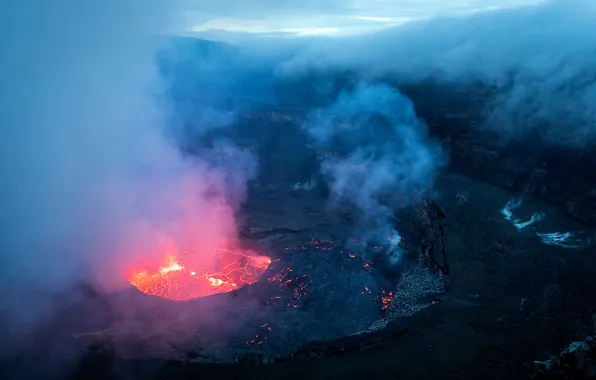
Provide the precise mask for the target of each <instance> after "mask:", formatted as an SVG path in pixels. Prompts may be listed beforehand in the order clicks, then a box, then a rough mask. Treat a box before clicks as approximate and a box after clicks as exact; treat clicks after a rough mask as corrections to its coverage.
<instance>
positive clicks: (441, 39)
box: [278, 0, 596, 148]
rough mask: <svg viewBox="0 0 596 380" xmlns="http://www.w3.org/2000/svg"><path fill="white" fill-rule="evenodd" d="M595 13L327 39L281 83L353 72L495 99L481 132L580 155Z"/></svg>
mask: <svg viewBox="0 0 596 380" xmlns="http://www.w3.org/2000/svg"><path fill="white" fill-rule="evenodd" d="M595 28H596V9H595V6H594V4H593V2H590V1H586V0H572V1H556V0H555V1H545V2H542V3H538V4H535V5H529V6H520V7H517V8H511V9H500V10H499V9H497V10H491V11H483V12H477V13H472V14H468V15H460V16H449V17H447V16H444V17H436V18H432V19H428V20H423V21H416V22H411V23H409V24H406V25H403V26H400V27H396V28H391V29H386V30H383V31H381V32H377V33H372V34H367V35H363V36H358V37H345V38H343V39H341V42H339V43H338V41H335V40H327V39H323V40H320V41H316V42H312V43H310V44H308V46H307V47H305V48H304V49H301V50H300V51H296V54H295V55H294V56H293V57H291V58H290V59H287V60H286V61H285V62H283V63H281V64H280V66H279V68H278V70H279V72H280V73H283V75H288V76H301V75H305V73H311V72H313V71H314V72H330V71H332V72H351V73H352V75H354V76H357V77H358V78H361V79H363V80H367V81H389V82H390V83H392V84H393V85H397V86H404V85H415V84H423V83H438V84H444V85H447V86H468V87H470V91H473V90H474V89H475V86H476V88H477V87H478V86H481V87H484V88H485V89H487V90H488V91H489V92H490V97H489V100H488V102H487V103H486V104H485V109H484V111H483V122H482V125H481V127H482V128H484V129H487V130H492V131H495V132H497V133H498V134H499V136H500V137H501V138H502V141H503V142H504V143H507V142H509V141H511V140H514V139H523V138H525V137H527V136H528V135H537V136H539V138H540V139H541V140H542V141H543V142H544V143H546V144H549V145H552V144H554V145H562V146H570V147H580V148H581V147H583V146H585V144H592V143H593V142H594V138H595V137H596V128H595V127H594V118H595V116H596V114H595V113H594V112H595V107H594V104H596V102H595V101H596V98H595V94H596V81H594V75H595V72H594V67H596V66H595V65H594V62H595V59H596V55H595V53H594V52H595V48H596V37H595V36H596V30H595Z"/></svg>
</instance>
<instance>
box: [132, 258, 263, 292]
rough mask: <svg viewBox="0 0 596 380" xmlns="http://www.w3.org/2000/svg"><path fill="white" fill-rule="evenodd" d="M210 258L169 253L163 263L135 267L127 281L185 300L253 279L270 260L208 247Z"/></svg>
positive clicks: (250, 282)
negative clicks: (139, 268)
mask: <svg viewBox="0 0 596 380" xmlns="http://www.w3.org/2000/svg"><path fill="white" fill-rule="evenodd" d="M208 255H209V258H210V259H211V258H213V262H212V263H210V264H209V265H208V266H207V265H205V257H203V258H202V257H201V254H200V253H197V254H191V253H185V254H183V255H180V256H169V257H168V258H167V260H166V263H165V264H164V265H162V266H156V267H155V268H152V269H146V270H142V271H137V272H134V273H132V274H131V275H130V276H129V279H128V280H129V282H130V283H131V284H132V285H133V286H134V287H136V288H137V289H139V290H140V291H142V292H143V293H145V294H149V295H152V296H158V297H162V298H167V299H171V300H188V299H191V298H198V297H205V296H209V295H212V294H217V293H226V292H230V291H233V290H235V289H239V288H241V287H242V286H244V285H248V284H252V283H254V282H256V281H257V280H258V279H259V278H260V277H261V275H262V274H263V272H264V271H265V270H266V269H267V267H268V266H269V264H271V259H270V258H269V257H266V256H250V255H246V254H243V253H237V252H233V251H229V250H225V249H215V250H210V252H209V254H208Z"/></svg>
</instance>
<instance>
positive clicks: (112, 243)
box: [0, 1, 256, 352]
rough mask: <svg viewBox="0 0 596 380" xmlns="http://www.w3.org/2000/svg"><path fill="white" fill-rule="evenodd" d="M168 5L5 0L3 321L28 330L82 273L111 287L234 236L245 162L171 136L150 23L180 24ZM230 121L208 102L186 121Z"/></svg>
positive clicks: (155, 29) (250, 165)
mask: <svg viewBox="0 0 596 380" xmlns="http://www.w3.org/2000/svg"><path fill="white" fill-rule="evenodd" d="M177 5H178V3H175V4H174V3H172V4H168V6H162V5H160V4H159V3H158V2H142V3H140V2H139V3H137V2H135V1H124V2H122V1H107V2H101V3H91V2H87V1H83V2H77V1H59V2H51V3H50V2H41V1H40V2H37V1H25V2H13V1H9V2H8V3H6V2H5V3H3V4H2V6H1V11H0V13H1V15H2V16H0V19H1V20H0V21H1V22H2V24H3V30H4V31H3V33H1V35H2V36H1V37H0V41H1V42H2V46H3V55H2V56H3V58H2V61H1V63H0V66H1V70H0V72H1V74H0V78H1V79H0V81H1V82H2V83H3V88H2V107H1V109H0V110H1V113H0V122H1V123H2V135H1V137H0V145H1V149H0V151H1V152H2V153H1V154H2V160H1V162H2V172H3V181H2V183H3V185H2V190H1V195H2V196H1V200H0V202H1V204H0V208H1V209H2V213H1V217H0V218H1V219H0V220H1V226H2V229H1V231H2V236H1V238H0V250H1V251H2V260H1V261H2V263H1V265H0V268H1V269H0V279H1V286H0V299H1V300H2V301H1V303H2V315H3V324H2V325H3V330H4V329H6V331H2V332H3V333H4V332H5V333H10V334H11V335H12V336H14V337H16V336H21V337H24V336H26V334H24V332H27V331H30V330H32V329H34V327H35V326H36V325H37V323H38V322H40V321H41V320H47V319H50V318H51V317H52V313H53V311H54V308H55V304H54V301H55V300H56V298H55V297H58V296H59V299H60V301H61V302H65V299H66V298H68V297H69V295H68V294H69V291H70V290H71V289H73V288H76V287H77V286H78V285H80V284H86V285H90V286H92V287H93V288H94V289H95V291H97V292H100V293H106V292H107V293H109V292H113V291H117V290H119V289H123V288H124V287H125V286H128V284H127V278H126V276H127V274H128V273H129V271H130V270H131V269H132V268H133V267H135V266H137V267H138V266H142V265H148V264H151V265H159V264H161V263H162V261H163V260H164V259H165V258H166V255H167V254H170V253H175V252H180V251H182V250H187V249H188V250H192V249H195V248H198V247H202V246H210V247H213V246H219V247H231V246H233V245H234V244H235V239H236V229H237V226H236V222H235V219H234V212H235V208H236V207H237V206H238V205H239V204H240V203H241V201H242V199H243V197H244V194H245V188H246V181H247V180H248V179H250V178H252V177H253V176H254V174H255V173H256V165H255V164H254V160H253V158H252V156H251V155H250V154H249V153H247V152H244V151H242V150H239V149H236V148H235V147H234V146H233V145H232V144H231V143H229V142H225V141H222V142H220V143H219V146H220V147H225V149H223V151H225V152H226V153H225V154H224V156H226V157H228V159H221V157H220V156H222V153H221V151H222V149H220V150H219V151H218V152H215V151H214V150H213V149H212V150H205V152H204V153H203V154H202V155H201V156H196V155H195V156H194V157H189V156H184V155H183V154H182V153H181V151H180V149H179V147H178V145H177V142H176V140H175V139H174V138H172V135H173V133H172V131H171V130H170V127H169V125H170V124H171V119H172V112H173V111H172V109H171V107H170V104H169V103H168V102H167V101H166V97H165V96H164V93H165V92H166V89H167V86H166V84H165V83H164V82H163V79H162V77H161V76H160V73H159V70H158V66H157V64H156V57H157V53H158V52H160V51H163V50H164V49H166V48H167V46H165V45H164V44H167V41H164V40H162V39H161V38H157V37H156V36H157V35H161V34H168V33H171V32H172V31H176V30H178V29H182V30H183V29H184V27H185V26H184V17H183V14H182V11H183V10H184V9H183V8H180V9H178V8H176V6H177ZM215 120H224V122H222V123H215V122H214V121H215ZM228 124H229V120H226V115H225V114H221V113H219V111H218V110H217V109H214V110H213V112H212V113H211V114H209V115H208V118H204V119H203V120H201V122H200V123H198V124H197V125H195V126H194V128H195V132H196V134H197V136H200V134H201V133H202V130H203V129H204V130H207V128H208V127H209V128H211V127H212V125H216V126H217V127H225V126H226V125H228ZM202 128H203V129H202ZM238 157H241V160H240V161H239V160H238ZM224 158H225V157H224ZM230 158H231V159H230ZM238 162H241V164H238ZM206 252H211V251H206ZM203 259H204V260H205V261H207V262H208V261H209V260H212V259H214V258H213V257H210V256H209V253H206V254H205V256H204V257H203ZM4 318H7V319H8V321H6V320H5V319H4ZM3 335H4V334H3ZM4 343H5V344H3V350H8V351H9V352H11V350H14V349H16V348H18V344H16V343H18V342H16V341H13V340H10V339H9V340H4Z"/></svg>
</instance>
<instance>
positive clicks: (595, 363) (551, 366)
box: [533, 337, 596, 380]
mask: <svg viewBox="0 0 596 380" xmlns="http://www.w3.org/2000/svg"><path fill="white" fill-rule="evenodd" d="M534 364H535V366H536V368H535V373H534V377H533V378H534V379H537V380H547V379H552V380H554V379H561V380H573V379H596V340H594V338H592V337H588V338H586V340H584V341H583V342H573V343H571V344H570V345H569V347H567V348H565V349H564V350H563V351H562V352H561V354H560V355H559V356H558V357H556V356H551V358H550V359H548V360H546V361H542V362H541V361H535V362H534Z"/></svg>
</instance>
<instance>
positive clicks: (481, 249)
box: [0, 45, 596, 380]
mask: <svg viewBox="0 0 596 380" xmlns="http://www.w3.org/2000/svg"><path fill="white" fill-rule="evenodd" d="M204 49H206V53H205V52H203V53H204V54H209V52H210V51H211V50H210V49H217V48H216V47H214V46H211V45H209V46H207V47H204ZM228 53H229V54H233V53H231V52H228ZM183 73H184V72H182V73H179V75H181V77H184V75H183ZM335 84H336V85H337V86H338V87H342V86H345V85H349V83H348V84H346V83H345V79H343V78H339V79H336V82H335ZM295 85H296V84H284V86H289V87H290V88H292V86H295ZM264 86H265V85H264ZM282 87H283V86H282ZM399 87H400V88H401V89H402V90H403V92H404V93H406V94H407V95H408V96H409V97H410V98H411V99H412V101H413V102H414V105H415V107H416V111H417V114H418V116H419V117H421V118H422V119H423V120H424V121H425V122H426V123H427V124H428V126H429V129H430V135H431V136H432V137H433V138H434V139H436V140H437V141H440V143H441V145H442V147H443V148H444V150H445V151H446V152H447V153H448V156H449V166H448V167H447V168H445V169H444V170H442V171H441V172H440V173H439V174H438V178H437V180H436V183H435V185H434V187H433V189H432V190H431V191H430V192H428V193H427V194H424V196H423V198H424V199H433V200H434V201H435V202H436V204H437V205H438V206H439V207H440V209H441V210H442V212H444V214H445V218H444V251H445V256H446V260H447V263H448V271H447V272H444V271H443V272H439V271H437V270H436V269H437V268H436V267H434V266H432V265H428V262H426V261H424V260H422V259H421V256H420V254H419V253H420V246H421V245H422V243H421V240H422V239H421V238H420V236H417V235H416V233H414V232H412V233H410V234H409V235H408V231H415V230H417V229H421V228H422V227H420V226H419V225H415V224H416V223H417V222H415V221H412V220H410V219H408V217H403V218H401V219H400V217H396V221H395V227H396V228H397V229H398V231H400V233H402V234H404V236H405V237H406V239H405V241H406V246H407V248H406V250H407V258H406V260H405V261H404V262H405V264H404V265H402V266H399V267H398V268H387V266H383V263H382V262H379V261H378V260H376V258H377V253H378V252H377V251H375V248H374V247H359V248H358V246H357V245H354V244H353V243H354V241H353V240H354V236H355V235H357V233H358V224H357V221H358V217H357V212H356V211H355V210H354V209H353V208H350V207H349V206H347V205H340V207H335V208H332V207H329V204H328V190H327V188H326V186H325V185H324V183H323V181H322V179H321V178H320V175H319V174H317V173H318V164H319V161H320V160H321V157H323V156H324V155H325V154H329V153H330V152H323V151H317V150H315V149H313V148H312V147H311V146H310V145H309V140H308V138H307V136H305V133H304V132H303V131H302V130H301V129H300V126H301V124H302V122H303V120H304V118H305V117H306V113H305V112H304V111H303V110H301V108H300V107H301V106H304V104H302V103H300V102H299V101H297V104H292V105H291V106H292V107H286V108H284V107H280V108H274V109H275V111H270V110H267V111H264V110H263V108H259V107H257V106H255V104H250V105H247V104H246V103H243V102H245V100H244V99H240V100H238V99H235V101H237V102H238V103H239V104H241V105H243V106H244V107H245V110H244V111H242V112H240V117H239V119H238V120H237V124H235V126H234V127H233V128H230V129H226V130H225V132H224V134H225V137H227V138H230V139H231V140H233V141H235V142H236V143H237V144H238V145H240V146H242V147H245V148H247V149H250V150H251V151H253V152H254V153H256V154H257V156H258V157H259V160H260V162H259V165H260V172H259V178H258V179H257V180H256V181H253V182H251V183H250V185H249V191H248V199H247V201H246V204H245V205H244V206H243V208H242V211H241V212H240V215H239V218H240V220H241V238H242V239H243V240H244V241H245V242H246V243H247V244H254V245H256V246H259V247H263V248H264V249H266V251H267V252H268V254H269V255H270V256H271V257H272V258H273V259H274V262H273V263H272V265H271V267H270V268H269V270H268V271H267V272H266V273H265V274H264V275H263V277H262V279H261V280H260V281H259V282H258V283H256V284H254V285H251V286H248V287H246V288H244V289H240V290H239V291H238V292H237V293H234V294H225V295H218V296H214V297H210V298H209V299H208V300H202V299H201V300H197V301H196V302H194V303H192V302H191V303H187V304H185V305H184V306H176V307H170V306H168V305H170V304H169V302H172V301H164V300H150V301H147V303H146V304H143V308H141V309H140V310H137V311H135V313H137V314H134V313H133V314H134V318H136V319H134V318H133V320H137V321H138V320H142V318H143V317H145V316H147V315H151V313H155V314H159V313H161V312H164V313H165V319H166V320H167V319H168V318H171V319H172V320H175V318H178V314H180V313H182V311H184V310H194V309H201V313H204V314H205V315H211V316H212V315H216V316H217V315H218V314H217V313H222V312H223V313H224V314H225V315H227V316H232V317H233V318H232V319H230V320H233V321H234V324H233V325H230V326H227V327H226V328H227V330H225V334H222V333H221V330H217V331H215V330H211V329H210V325H209V323H214V322H213V319H209V318H207V320H208V321H210V322H208V323H206V324H204V325H192V326H193V327H194V328H195V330H194V331H191V330H188V329H176V328H174V329H173V330H175V331H174V332H175V334H177V336H183V337H185V338H186V337H188V339H183V340H178V341H177V342H176V344H171V342H168V341H167V340H165V339H163V337H162V335H160V334H161V333H162V331H160V330H159V329H156V330H155V331H153V330H149V329H147V328H145V327H146V326H151V325H150V324H148V325H143V324H142V323H141V324H140V325H139V326H136V330H137V331H134V332H132V333H131V332H126V333H124V334H115V333H113V331H121V330H122V329H124V327H125V326H124V325H118V323H113V321H111V320H110V315H109V314H110V313H109V312H106V311H105V310H106V309H109V308H110V302H111V301H110V300H109V299H107V300H106V299H104V298H103V297H101V296H90V297H84V300H83V301H82V303H83V304H85V307H83V308H82V309H79V307H81V306H80V305H78V304H77V305H74V306H73V308H74V309H69V310H68V311H67V312H68V313H71V314H72V313H73V310H74V313H78V312H80V313H83V314H81V315H84V316H85V317H84V318H83V317H82V318H81V320H82V322H81V323H80V325H76V326H73V325H71V324H68V323H64V322H61V321H60V320H58V321H57V322H56V324H55V325H52V324H51V323H50V324H49V328H50V329H51V330H53V332H56V331H61V332H62V335H64V336H68V337H69V338H68V339H69V342H68V344H67V345H66V346H65V347H67V348H68V349H69V350H71V349H72V347H73V344H74V346H75V347H76V349H75V350H74V351H72V352H75V353H78V352H79V350H80V349H81V348H84V352H85V353H84V354H83V355H82V357H79V356H78V355H74V354H73V355H71V352H69V351H66V349H65V351H60V350H57V349H56V348H55V347H53V348H51V347H52V344H51V342H49V341H48V340H47V339H46V340H44V339H38V341H36V349H35V350H34V351H35V355H33V354H31V353H30V352H29V353H26V354H25V355H22V356H19V357H15V358H11V360H7V361H5V362H3V363H0V365H1V366H2V367H1V369H2V371H3V372H2V373H3V374H6V377H4V376H3V378H7V379H12V378H21V379H34V378H52V377H54V374H55V373H59V374H60V376H63V377H65V378H71V379H90V380H91V379H133V378H134V379H137V378H139V379H218V380H222V379H251V378H255V379H256V378H259V379H263V378H275V379H278V378H281V379H286V378H290V379H292V378H296V379H302V378H313V379H319V378H321V379H324V378H331V377H333V378H340V379H344V378H345V379H349V378H354V379H356V378H380V379H385V378H386V379H499V380H502V379H527V378H529V377H530V376H531V374H532V373H533V371H534V365H533V362H534V361H535V360H546V359H548V358H549V356H551V355H558V353H559V352H560V351H561V349H562V348H564V347H565V346H567V345H568V344H569V343H570V342H571V341H574V340H583V339H585V338H586V336H588V335H591V334H594V331H595V330H596V306H595V305H594V303H593V299H592V297H593V294H594V291H596V286H595V285H594V282H593V272H594V268H595V267H596V255H595V253H596V248H595V247H594V245H593V244H592V243H593V242H594V241H595V239H596V170H595V169H594V166H593V165H592V163H593V162H595V160H596V149H593V148H591V147H589V146H585V147H584V146H582V147H581V149H580V148H575V147H567V148H561V147H558V148H555V147H552V146H550V145H548V143H546V142H541V144H533V143H528V141H532V142H534V141H541V140H540V136H525V137H524V138H523V139H518V140H513V141H507V142H503V141H500V140H499V139H498V138H495V136H494V135H493V134H492V133H491V131H489V130H485V129H482V128H477V126H478V125H480V124H481V123H482V117H481V115H482V110H483V106H484V104H485V102H486V99H487V98H490V91H491V90H490V89H487V88H485V87H483V86H482V85H479V86H477V87H474V88H453V87H450V86H446V85H441V84H435V83H433V84H426V85H419V86H412V85H403V86H399ZM285 90H287V88H286V87H284V91H285ZM303 90H304V91H303V92H302V93H301V94H302V95H301V96H302V97H303V98H309V96H308V95H309V91H308V90H309V89H308V88H306V89H303ZM177 94H178V95H180V93H179V92H177ZM304 94H306V95H304ZM180 96H181V97H183V98H184V96H188V94H183V95H180ZM311 99H312V102H313V103H317V102H320V103H325V95H321V97H320V98H317V97H311ZM186 100H187V101H188V102H189V104H191V105H192V99H190V100H188V99H186ZM178 101H179V100H178ZM221 101H222V102H224V103H225V102H228V101H230V99H228V98H227V97H226V96H222V100H221ZM181 103H183V102H181ZM186 105H188V104H186ZM235 106H238V104H236V105H235ZM309 106H312V104H309ZM181 108H184V109H187V108H186V107H181ZM185 117H188V118H189V119H191V118H192V113H191V114H185ZM184 127H186V126H185V125H184V123H182V128H181V130H182V131H183V134H184V135H185V136H186V137H188V134H187V132H188V131H186V129H184ZM217 133H219V132H214V134H213V136H210V137H213V140H215V139H216V137H218V136H217ZM188 141H190V143H189V144H188V145H186V146H184V145H183V149H184V150H185V151H186V152H187V153H188V154H191V155H192V154H194V153H196V152H195V151H194V150H193V149H195V148H196V147H195V146H194V145H193V144H192V141H193V139H192V136H190V138H189V140H188ZM309 181H313V183H314V181H317V182H316V185H314V186H313V187H312V188H307V189H304V188H297V187H296V184H297V183H302V184H304V183H307V182H309ZM389 197H390V195H389ZM520 197H521V198H523V203H522V204H521V206H520V207H519V208H516V209H512V212H513V214H514V215H513V217H512V218H510V219H511V220H508V219H507V218H506V217H505V216H504V215H503V212H502V211H503V208H504V207H505V205H506V204H507V203H508V202H509V201H511V200H512V199H518V198H520ZM412 207H413V210H414V213H416V212H418V211H419V210H420V209H421V208H420V207H421V206H420V204H416V205H414V206H412ZM396 211H398V210H396ZM535 213H543V214H544V218H543V220H541V221H539V222H537V223H535V224H532V225H530V226H527V227H525V228H518V227H516V226H515V225H514V222H517V221H527V220H529V219H530V218H531V216H532V215H533V214H535ZM398 214H399V212H396V215H398ZM433 223H434V222H433ZM442 223H443V222H442ZM433 228H434V227H433ZM555 232H559V233H565V232H570V233H573V234H574V236H577V240H576V241H575V243H576V245H577V247H578V248H565V247H561V246H558V245H554V244H547V243H545V242H544V241H542V240H541V236H540V234H544V233H555ZM442 248H443V247H442ZM380 249H381V250H387V249H388V247H381V248H380ZM352 255H353V256H352ZM436 255H437V253H435V259H437V256H436ZM287 268H291V269H292V273H291V276H292V279H293V281H294V282H293V284H292V285H291V286H286V287H278V285H277V283H275V282H274V281H273V280H272V281H269V278H272V277H275V276H276V275H285V274H287V272H284V270H286V269H287ZM284 273H285V274H284ZM437 284H439V285H437ZM364 289H366V292H365V291H364ZM416 289H422V290H421V291H416ZM388 292H393V299H392V302H391V304H390V305H389V307H388V308H383V303H382V301H381V298H382V296H383V295H386V294H387V293H388ZM126 297H132V298H134V299H140V298H139V297H145V296H144V295H142V294H140V293H138V292H135V291H134V290H132V289H131V291H130V292H129V293H127V295H126ZM276 297H279V298H276ZM88 298H90V299H91V301H89V299H88ZM132 298H131V299H132ZM272 299H275V300H276V301H275V302H279V303H274V304H273V305H272V304H270V303H269V301H271V300H272ZM143 302H144V301H143ZM166 304H167V305H166ZM89 305H91V306H89ZM255 305H256V306H255ZM236 307H238V309H236ZM242 307H246V308H248V309H247V311H244V309H242V310H243V311H240V309H241V308H242ZM81 310H85V311H84V312H83V311H81ZM152 310H153V311H152ZM155 310H158V311H155ZM164 310H167V311H164ZM85 313H86V314H85ZM168 313H170V314H168ZM193 313H194V314H193V315H195V316H196V315H197V314H196V312H194V311H193ZM211 313H212V314H211ZM182 314H183V313H182ZM106 321H107V322H106ZM216 322H217V320H216ZM265 325H266V326H267V327H266V330H267V332H264V331H263V327H262V326H265ZM185 326H188V325H185ZM268 327H271V329H269V328H268ZM119 329H120V330H119ZM138 330H140V333H139V331H138ZM106 331H107V332H106ZM168 331H169V330H168ZM96 332H99V333H97V334H96ZM90 333H91V334H90ZM81 334H82V335H83V336H84V338H83V339H81ZM255 334H256V335H257V336H259V334H261V335H260V338H263V336H266V337H267V339H266V341H265V340H263V341H262V342H261V343H258V342H256V345H255V344H254V342H251V339H252V336H253V335H255ZM166 335H167V334H166ZM166 335H164V336H166ZM167 336H169V335H167ZM89 337H90V339H89ZM152 338H154V340H152ZM260 338H259V339H260ZM73 342H74V343H73ZM156 342H157V343H156ZM123 347H125V349H123ZM53 369H56V370H59V371H58V372H54V371H53ZM64 372H66V373H67V375H64Z"/></svg>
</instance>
